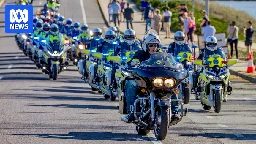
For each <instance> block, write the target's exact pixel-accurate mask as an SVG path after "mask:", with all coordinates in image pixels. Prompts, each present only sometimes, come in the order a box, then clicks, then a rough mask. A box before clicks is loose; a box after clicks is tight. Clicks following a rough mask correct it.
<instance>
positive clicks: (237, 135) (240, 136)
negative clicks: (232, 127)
mask: <svg viewBox="0 0 256 144" xmlns="http://www.w3.org/2000/svg"><path fill="white" fill-rule="evenodd" d="M234 135H235V136H236V137H238V138H244V136H243V135H241V134H234Z"/></svg>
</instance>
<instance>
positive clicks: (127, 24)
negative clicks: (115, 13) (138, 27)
mask: <svg viewBox="0 0 256 144" xmlns="http://www.w3.org/2000/svg"><path fill="white" fill-rule="evenodd" d="M129 24H130V25H131V29H133V26H132V20H128V19H127V20H126V26H127V29H129Z"/></svg>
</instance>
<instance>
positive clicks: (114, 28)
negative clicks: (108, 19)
mask: <svg viewBox="0 0 256 144" xmlns="http://www.w3.org/2000/svg"><path fill="white" fill-rule="evenodd" d="M108 31H114V32H115V33H116V34H118V29H117V27H115V26H111V27H109V28H108Z"/></svg>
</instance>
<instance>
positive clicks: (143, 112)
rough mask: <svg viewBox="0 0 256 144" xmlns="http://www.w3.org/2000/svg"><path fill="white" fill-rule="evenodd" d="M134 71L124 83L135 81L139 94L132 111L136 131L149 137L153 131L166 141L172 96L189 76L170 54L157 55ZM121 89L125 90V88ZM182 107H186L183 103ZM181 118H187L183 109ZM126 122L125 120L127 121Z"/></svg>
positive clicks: (124, 107)
mask: <svg viewBox="0 0 256 144" xmlns="http://www.w3.org/2000/svg"><path fill="white" fill-rule="evenodd" d="M131 66H132V72H131V74H130V76H128V77H127V78H126V79H125V80H135V82H136V84H137V86H138V91H137V92H138V94H137V97H136V100H135V102H134V105H133V106H131V111H133V112H134V117H135V121H133V123H134V124H135V125H136V130H137V132H138V134H140V135H146V134H148V133H149V132H150V130H154V134H155V137H156V138H157V140H164V139H165V137H166V135H167V130H168V127H169V126H170V117H171V115H172V114H171V110H170V107H171V96H172V95H173V94H178V93H179V85H180V83H181V81H182V80H184V79H185V78H186V77H187V71H186V70H185V69H184V68H183V66H182V64H180V63H178V62H177V61H175V59H174V57H173V56H172V55H171V54H168V53H164V52H161V53H154V54H152V55H151V56H150V58H149V59H148V60H146V61H143V62H141V64H140V65H139V66H136V65H135V66H134V65H131ZM122 90H123V91H125V89H124V87H122ZM125 101H126V97H123V99H122V103H123V104H122V105H119V107H121V110H120V112H121V113H126V112H127V111H126V103H125ZM182 105H183V104H182ZM181 112H182V116H185V114H186V113H184V109H183V106H182V107H181ZM124 121H125V120H124Z"/></svg>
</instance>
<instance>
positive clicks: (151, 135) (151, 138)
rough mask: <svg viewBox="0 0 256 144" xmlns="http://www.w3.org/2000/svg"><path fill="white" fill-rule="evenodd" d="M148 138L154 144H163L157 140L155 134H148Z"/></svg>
mask: <svg viewBox="0 0 256 144" xmlns="http://www.w3.org/2000/svg"><path fill="white" fill-rule="evenodd" d="M148 138H149V140H150V141H151V142H152V143H153V144H162V142H161V141H158V140H157V139H156V138H155V135H154V134H153V133H151V132H150V133H148Z"/></svg>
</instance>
